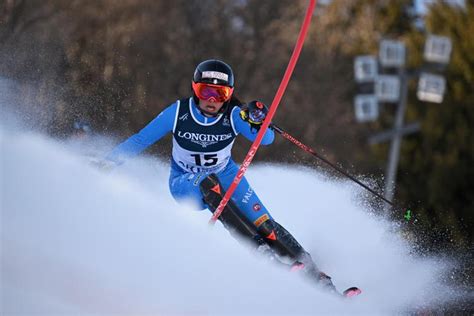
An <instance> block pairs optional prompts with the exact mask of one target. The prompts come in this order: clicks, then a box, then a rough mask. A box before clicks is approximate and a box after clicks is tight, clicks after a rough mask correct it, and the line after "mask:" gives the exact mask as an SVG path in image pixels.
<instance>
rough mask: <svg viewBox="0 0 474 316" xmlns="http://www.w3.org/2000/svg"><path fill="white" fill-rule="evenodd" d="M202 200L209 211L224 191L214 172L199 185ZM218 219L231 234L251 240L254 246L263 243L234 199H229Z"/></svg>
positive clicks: (217, 203) (212, 209) (217, 204)
mask: <svg viewBox="0 0 474 316" xmlns="http://www.w3.org/2000/svg"><path fill="white" fill-rule="evenodd" d="M199 186H200V189H201V193H202V196H203V199H204V201H205V202H206V204H207V205H208V206H209V209H210V210H211V212H213V213H214V211H215V210H216V209H217V207H218V206H219V203H220V201H221V200H222V197H223V194H224V193H225V191H224V189H223V188H222V185H221V184H220V182H219V179H218V178H217V176H216V175H215V174H210V175H209V176H207V177H206V178H205V179H204V180H203V181H202V182H201V184H200V185H199ZM219 220H220V221H221V222H222V224H223V225H224V227H225V228H226V229H227V230H228V231H229V232H230V233H231V234H232V235H236V236H238V237H241V238H243V239H245V240H249V241H251V242H252V243H253V244H254V245H255V246H256V247H258V246H260V245H261V244H262V243H263V240H262V238H261V237H260V234H259V233H258V232H257V230H256V228H255V226H254V225H253V223H252V222H250V221H249V220H248V219H247V218H246V217H245V216H242V214H241V213H240V211H239V210H238V209H237V207H236V206H235V203H234V201H232V200H231V201H229V202H228V203H227V205H226V207H225V208H224V210H223V212H222V213H221V215H220V216H219Z"/></svg>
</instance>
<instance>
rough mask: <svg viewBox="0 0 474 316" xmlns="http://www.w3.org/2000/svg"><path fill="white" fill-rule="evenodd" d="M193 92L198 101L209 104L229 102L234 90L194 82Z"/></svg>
mask: <svg viewBox="0 0 474 316" xmlns="http://www.w3.org/2000/svg"><path fill="white" fill-rule="evenodd" d="M193 90H194V93H195V94H196V96H197V97H198V98H199V99H201V100H204V101H211V102H226V101H229V99H230V97H231V96H232V92H234V88H232V87H228V86H219V85H215V84H210V83H202V82H194V81H193Z"/></svg>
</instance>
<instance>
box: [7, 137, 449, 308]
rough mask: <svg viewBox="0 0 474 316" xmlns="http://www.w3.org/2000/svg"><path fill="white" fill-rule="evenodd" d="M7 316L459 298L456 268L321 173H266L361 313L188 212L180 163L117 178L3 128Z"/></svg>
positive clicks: (280, 168) (270, 201)
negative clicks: (171, 185) (173, 175)
mask: <svg viewBox="0 0 474 316" xmlns="http://www.w3.org/2000/svg"><path fill="white" fill-rule="evenodd" d="M0 145H1V169H0V175H1V236H2V237H1V287H2V288H1V293H2V294H1V299H2V306H1V309H0V313H1V314H2V315H23V314H24V315H31V314H38V313H44V314H46V315H92V314H94V315H119V314H120V315H270V314H272V315H312V314H348V313H349V314H351V313H358V314H377V315H380V314H398V313H404V312H407V311H410V310H413V309H414V308H418V307H420V306H430V305H433V304H438V303H441V302H442V298H441V297H443V299H449V295H447V293H448V291H450V290H449V289H448V288H446V287H444V286H443V285H442V283H441V282H440V281H439V280H438V279H439V276H440V275H441V274H442V273H443V271H445V269H446V268H447V265H448V264H447V263H446V262H443V261H442V260H438V259H436V258H420V257H417V256H415V255H411V254H410V247H409V245H407V244H406V242H405V241H404V240H403V239H402V238H401V237H400V236H399V234H398V233H397V231H396V229H394V228H393V226H392V225H391V224H390V223H389V222H387V221H385V220H383V219H380V218H377V217H376V216H374V215H372V214H371V213H369V212H367V210H364V209H363V207H362V206H360V204H361V203H359V202H358V200H357V196H358V194H360V192H359V191H357V190H358V189H357V188H355V187H354V185H352V184H350V183H346V182H340V181H333V180H329V179H327V178H325V177H324V176H322V175H320V174H318V173H316V172H315V171H311V170H309V169H303V168H296V167H291V166H286V165H252V166H251V167H250V169H249V171H248V172H247V177H248V179H249V181H250V183H251V184H252V185H253V187H254V189H255V191H256V192H257V193H258V194H259V196H260V198H261V199H262V201H263V202H264V203H265V205H266V206H267V208H268V209H269V210H270V211H271V213H272V215H273V216H274V217H275V219H276V220H277V221H278V222H280V223H281V224H282V225H283V226H285V227H286V228H287V229H288V230H289V231H290V232H292V233H293V235H294V236H295V237H296V238H297V239H298V240H299V241H300V243H301V244H302V245H303V246H304V247H305V248H306V249H307V250H308V251H309V252H310V253H311V254H312V256H313V258H314V259H315V261H316V263H317V264H318V265H319V267H320V268H321V269H322V270H323V271H325V272H326V273H327V274H328V275H330V276H332V277H333V281H334V283H335V285H336V286H337V288H339V289H341V290H343V289H345V288H347V287H349V286H353V285H356V286H359V287H360V288H362V289H363V294H362V295H361V296H359V297H357V298H354V299H351V300H342V299H339V298H336V297H333V296H331V295H329V294H327V293H324V292H322V291H321V290H319V289H317V288H315V287H314V286H313V285H311V284H310V283H308V282H306V281H305V280H303V278H302V277H300V276H298V275H296V274H293V273H290V272H287V271H285V270H283V269H282V268H280V267H276V266H273V265H271V264H270V263H268V262H267V261H266V260H264V259H262V258H259V257H257V256H256V255H255V254H254V253H252V252H251V251H250V250H249V249H247V248H245V247H243V246H242V245H241V244H239V243H238V242H236V241H235V240H234V239H233V238H232V237H231V236H230V235H229V234H228V233H227V232H226V231H225V229H223V228H222V226H221V225H220V224H218V225H216V226H215V227H214V228H213V229H210V228H209V226H208V225H207V221H208V220H209V218H210V213H209V212H208V211H203V212H196V211H193V210H192V209H191V207H189V206H183V205H179V204H177V203H176V202H175V201H174V200H173V199H172V197H171V195H170V194H169V191H168V175H169V170H168V168H169V166H168V162H163V161H160V160H156V159H152V158H146V157H145V158H137V159H134V160H132V161H129V162H128V163H127V164H125V165H124V166H122V167H120V168H118V169H116V170H114V171H112V172H110V173H105V172H101V171H99V170H97V169H95V168H93V167H91V166H90V165H89V164H88V162H87V159H85V158H84V157H82V156H80V155H78V154H77V151H72V150H71V149H70V148H69V147H68V146H65V145H64V144H61V143H58V142H56V141H54V140H51V139H49V138H47V137H45V136H42V135H40V134H37V133H34V132H25V131H22V132H19V131H14V130H12V129H11V128H1V129H0Z"/></svg>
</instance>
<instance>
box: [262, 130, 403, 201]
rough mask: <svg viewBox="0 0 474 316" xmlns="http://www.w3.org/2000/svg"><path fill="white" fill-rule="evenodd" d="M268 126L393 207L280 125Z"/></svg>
mask: <svg viewBox="0 0 474 316" xmlns="http://www.w3.org/2000/svg"><path fill="white" fill-rule="evenodd" d="M270 128H271V129H273V130H274V131H275V132H277V133H278V134H280V135H281V136H283V137H284V138H286V139H287V140H289V141H290V142H292V143H293V144H295V145H296V146H298V147H299V148H301V149H303V150H304V151H306V152H307V153H310V154H311V155H313V156H315V157H316V158H318V159H320V160H321V161H323V162H325V163H326V164H328V165H329V166H331V167H332V168H333V169H335V170H336V171H338V172H340V173H341V174H343V175H344V176H346V177H348V178H349V179H351V180H352V181H354V182H355V183H357V184H358V185H360V186H361V187H363V188H364V189H366V190H367V191H369V192H370V193H372V194H374V195H375V196H376V197H378V198H380V199H382V200H384V201H385V202H387V203H388V204H390V205H391V206H393V207H395V205H394V204H393V202H392V201H389V200H387V199H386V198H384V197H383V196H382V195H380V194H378V193H377V192H375V191H374V190H372V189H371V188H369V187H368V186H366V185H365V184H363V183H362V182H360V181H359V180H357V179H356V178H354V177H353V176H351V175H350V174H348V173H347V172H345V171H344V170H342V169H341V168H339V167H337V166H335V165H334V164H332V163H331V162H330V161H329V160H327V159H326V158H324V157H322V156H321V155H319V154H318V153H317V152H315V151H314V150H313V149H312V148H310V147H308V146H306V145H305V144H303V143H302V142H300V141H299V140H297V139H296V138H294V137H293V136H291V135H290V134H288V133H287V132H285V131H284V130H283V129H281V128H280V127H278V126H277V125H275V124H273V123H271V124H270Z"/></svg>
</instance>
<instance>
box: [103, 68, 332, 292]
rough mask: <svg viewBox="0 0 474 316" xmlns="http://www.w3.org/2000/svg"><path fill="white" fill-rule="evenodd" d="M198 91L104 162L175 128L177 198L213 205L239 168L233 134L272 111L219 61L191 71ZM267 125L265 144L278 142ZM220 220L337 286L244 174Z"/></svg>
mask: <svg viewBox="0 0 474 316" xmlns="http://www.w3.org/2000/svg"><path fill="white" fill-rule="evenodd" d="M192 89H193V96H192V97H189V98H185V99H180V100H177V101H176V102H174V103H173V104H171V105H170V106H168V107H167V108H166V109H164V110H163V111H162V112H161V113H160V114H159V115H158V116H157V117H156V118H155V119H153V120H152V121H151V122H150V123H149V124H148V125H147V126H145V127H144V128H143V129H142V130H141V131H139V132H138V133H137V134H135V135H133V136H131V137H130V138H128V139H127V140H125V141H124V142H123V143H121V144H119V145H118V146H117V147H115V148H114V149H113V150H112V151H111V152H110V153H109V154H108V155H107V156H106V161H108V162H109V163H110V162H113V163H115V164H120V163H123V162H124V160H125V159H127V158H129V157H131V156H133V155H137V154H139V153H140V152H142V151H143V150H145V149H146V148H147V147H148V146H150V145H152V144H153V143H155V142H156V141H158V140H159V139H161V138H162V137H163V136H165V134H167V133H169V132H171V133H172V134H173V148H172V159H171V173H170V177H169V189H170V191H171V194H172V196H173V197H174V198H175V199H176V200H177V201H182V200H191V201H193V202H194V203H195V204H196V205H197V207H198V208H199V209H206V208H207V209H209V210H210V211H211V212H214V211H215V210H216V209H217V207H218V205H219V202H220V200H221V199H222V197H223V196H224V194H225V190H226V189H227V188H228V187H229V186H230V184H231V183H232V181H233V179H234V177H235V175H236V174H237V171H238V167H237V165H236V163H235V162H234V161H233V160H232V157H231V148H232V145H233V143H234V139H235V137H236V136H237V135H238V134H242V135H243V136H245V137H246V138H247V139H249V140H250V141H253V140H255V138H256V136H257V132H258V130H259V128H260V126H261V124H262V122H263V120H264V119H265V117H266V114H267V112H268V110H267V108H266V106H265V105H264V104H263V103H261V102H259V101H252V102H250V103H249V104H246V105H242V104H241V103H240V102H239V100H238V99H237V98H236V97H235V96H234V93H233V92H234V74H233V72H232V69H231V67H230V66H229V65H227V64H226V63H224V62H222V61H220V60H214V59H212V60H206V61H203V62H201V63H200V64H199V65H198V66H197V67H196V70H195V71H194V77H193V80H192ZM273 139H274V132H273V131H272V130H271V129H268V130H267V131H266V133H265V135H264V136H263V139H262V142H261V143H262V145H268V144H271V143H272V142H273ZM219 220H220V221H221V222H222V223H223V225H224V226H225V227H226V228H227V229H228V230H229V231H230V233H231V234H232V235H236V236H239V237H240V238H239V239H244V240H246V241H248V242H250V243H251V244H252V245H253V246H254V247H255V249H257V250H258V251H260V252H262V253H264V254H266V255H268V256H269V257H270V258H271V259H275V258H278V257H280V258H281V257H286V258H289V260H290V261H291V264H290V265H289V267H290V269H291V270H292V271H294V270H302V271H303V272H304V273H305V274H306V275H307V276H308V277H309V278H311V279H312V280H314V281H315V282H317V284H319V285H321V286H323V287H325V288H327V289H329V290H330V291H334V292H336V289H335V287H334V285H333V283H332V281H331V278H330V277H329V276H327V275H326V274H324V273H323V272H321V271H320V270H319V269H318V268H317V266H316V264H315V263H314V262H313V260H312V258H311V256H310V254H309V253H308V252H307V251H305V249H304V248H303V247H302V246H301V245H300V244H299V243H298V241H297V240H296V239H295V238H294V237H293V236H292V235H291V234H290V233H289V232H288V231H287V230H286V229H285V228H283V227H282V226H281V225H280V224H279V223H278V222H276V221H275V219H274V218H273V217H272V216H271V215H270V213H269V212H268V210H267V209H266V208H265V206H264V205H263V203H262V202H261V201H260V199H259V198H258V196H257V194H256V193H255V191H254V190H253V189H252V187H251V186H250V185H249V183H248V182H247V180H246V178H245V177H243V178H242V180H241V182H240V184H239V186H238V187H237V189H236V190H235V193H234V195H233V197H232V199H231V201H229V203H228V204H227V206H226V207H225V209H224V211H223V212H222V214H221V216H220V217H219Z"/></svg>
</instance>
